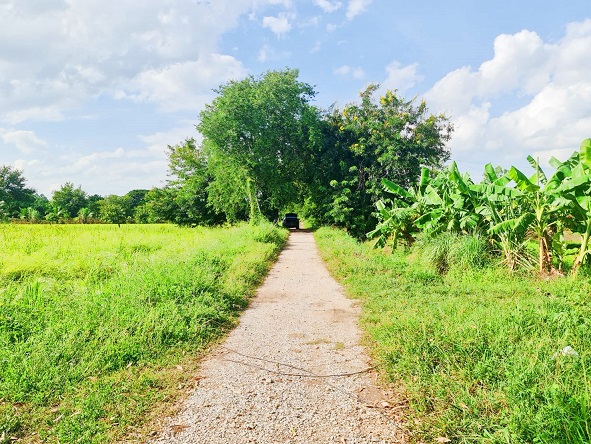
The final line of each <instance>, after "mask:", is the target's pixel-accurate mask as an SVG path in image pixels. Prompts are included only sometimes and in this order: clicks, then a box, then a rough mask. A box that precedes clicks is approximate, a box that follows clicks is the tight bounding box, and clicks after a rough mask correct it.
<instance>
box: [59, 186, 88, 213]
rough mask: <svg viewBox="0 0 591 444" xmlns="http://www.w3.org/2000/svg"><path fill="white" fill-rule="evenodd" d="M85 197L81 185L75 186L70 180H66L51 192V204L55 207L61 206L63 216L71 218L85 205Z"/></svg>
mask: <svg viewBox="0 0 591 444" xmlns="http://www.w3.org/2000/svg"><path fill="white" fill-rule="evenodd" d="M86 197H87V196H86V193H85V192H84V191H83V190H82V187H80V186H78V188H75V187H74V184H73V183H72V182H66V183H65V184H64V185H62V186H61V187H60V189H59V190H56V191H54V192H53V194H52V197H51V204H52V206H53V207H55V208H58V207H59V208H61V210H62V212H63V217H66V218H72V217H74V216H77V215H78V212H79V211H80V209H81V208H84V207H85V206H86V203H87V201H86Z"/></svg>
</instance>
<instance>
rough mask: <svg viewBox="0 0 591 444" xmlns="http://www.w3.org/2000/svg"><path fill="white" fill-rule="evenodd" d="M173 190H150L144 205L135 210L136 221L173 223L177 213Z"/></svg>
mask: <svg viewBox="0 0 591 444" xmlns="http://www.w3.org/2000/svg"><path fill="white" fill-rule="evenodd" d="M178 211H179V209H178V205H177V203H176V200H175V193H174V190H173V189H171V188H152V189H151V190H150V191H148V194H146V198H145V203H144V204H143V205H140V206H139V207H137V208H136V216H135V217H136V219H137V218H140V220H142V221H146V222H147V223H163V222H174V220H175V217H176V214H177V213H178Z"/></svg>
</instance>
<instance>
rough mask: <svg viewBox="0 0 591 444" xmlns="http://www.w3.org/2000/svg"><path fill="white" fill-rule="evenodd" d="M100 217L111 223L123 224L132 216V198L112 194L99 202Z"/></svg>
mask: <svg viewBox="0 0 591 444" xmlns="http://www.w3.org/2000/svg"><path fill="white" fill-rule="evenodd" d="M98 206H99V216H100V219H101V220H103V221H105V222H107V223H109V224H118V225H120V224H123V223H125V222H126V221H127V219H128V217H131V215H132V214H131V210H130V208H131V198H130V197H129V196H116V195H114V194H111V195H109V196H106V197H105V198H104V199H102V200H100V201H99V202H98Z"/></svg>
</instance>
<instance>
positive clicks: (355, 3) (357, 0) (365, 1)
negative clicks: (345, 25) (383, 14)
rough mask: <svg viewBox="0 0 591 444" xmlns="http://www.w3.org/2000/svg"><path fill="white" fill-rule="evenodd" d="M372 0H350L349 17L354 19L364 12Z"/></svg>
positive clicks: (348, 6)
mask: <svg viewBox="0 0 591 444" xmlns="http://www.w3.org/2000/svg"><path fill="white" fill-rule="evenodd" d="M371 2H372V0H349V4H348V5H347V19H348V20H353V18H355V17H356V16H358V15H359V14H361V13H362V12H364V11H365V10H366V9H367V7H368V6H369V5H371Z"/></svg>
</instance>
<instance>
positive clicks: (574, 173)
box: [556, 139, 591, 274]
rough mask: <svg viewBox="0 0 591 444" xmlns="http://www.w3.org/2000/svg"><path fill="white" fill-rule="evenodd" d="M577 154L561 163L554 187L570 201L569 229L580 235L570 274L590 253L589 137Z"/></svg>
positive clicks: (576, 270)
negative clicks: (559, 180) (560, 176)
mask: <svg viewBox="0 0 591 444" xmlns="http://www.w3.org/2000/svg"><path fill="white" fill-rule="evenodd" d="M577 154H578V155H574V156H573V157H571V159H569V161H570V162H568V164H567V165H563V174H564V175H565V178H564V180H563V183H562V184H561V185H560V186H559V187H557V188H556V191H557V192H558V193H561V195H562V198H563V200H567V201H568V202H569V203H570V208H569V210H570V211H569V214H570V218H569V219H570V220H569V222H570V228H571V230H573V231H574V232H576V233H579V234H580V235H581V247H580V249H579V252H578V254H577V256H576V258H575V260H574V262H573V267H572V274H577V272H578V270H579V268H580V267H581V265H583V264H584V263H585V262H586V261H588V258H589V255H590V254H591V250H590V249H589V238H590V237H591V139H585V140H583V142H582V143H581V147H580V149H579V152H578V153H577ZM577 160H578V161H577Z"/></svg>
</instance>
